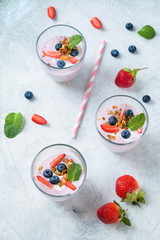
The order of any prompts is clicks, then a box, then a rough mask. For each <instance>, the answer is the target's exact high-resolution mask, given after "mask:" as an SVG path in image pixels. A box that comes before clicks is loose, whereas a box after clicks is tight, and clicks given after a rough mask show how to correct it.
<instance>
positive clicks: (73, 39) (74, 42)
mask: <svg viewBox="0 0 160 240" xmlns="http://www.w3.org/2000/svg"><path fill="white" fill-rule="evenodd" d="M82 39H83V38H82V37H81V35H73V36H72V37H71V38H70V39H69V45H68V48H69V49H70V50H72V48H74V46H76V45H77V44H79V43H80V42H81V41H82Z"/></svg>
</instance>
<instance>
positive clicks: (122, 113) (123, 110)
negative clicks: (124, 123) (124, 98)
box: [121, 105, 127, 117]
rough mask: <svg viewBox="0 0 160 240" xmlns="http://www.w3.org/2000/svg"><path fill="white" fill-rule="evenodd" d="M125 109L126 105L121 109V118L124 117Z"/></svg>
mask: <svg viewBox="0 0 160 240" xmlns="http://www.w3.org/2000/svg"><path fill="white" fill-rule="evenodd" d="M126 109H127V105H124V108H123V109H122V112H121V117H123V116H124V114H125V111H126Z"/></svg>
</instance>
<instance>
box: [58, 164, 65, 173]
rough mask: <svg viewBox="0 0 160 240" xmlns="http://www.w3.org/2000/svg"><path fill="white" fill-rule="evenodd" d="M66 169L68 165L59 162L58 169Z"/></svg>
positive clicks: (59, 170)
mask: <svg viewBox="0 0 160 240" xmlns="http://www.w3.org/2000/svg"><path fill="white" fill-rule="evenodd" d="M65 169H67V167H66V165H65V164H64V163H60V164H58V166H57V170H58V172H60V173H61V172H62V171H63V170H65Z"/></svg>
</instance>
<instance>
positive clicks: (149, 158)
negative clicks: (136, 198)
mask: <svg viewBox="0 0 160 240" xmlns="http://www.w3.org/2000/svg"><path fill="white" fill-rule="evenodd" d="M49 5H54V7H55V8H56V10H57V16H56V19H55V20H51V19H50V18H48V16H47V7H48V6H49ZM159 11H160V2H159V1H157V0H152V1H149V0H148V1H145V0H141V1H138V0H137V1H125V0H121V1H118V0H115V1H113V0H110V1H105V0H98V1H93V0H92V1H91V0H83V1H82V0H79V1H71V0H69V1H66V0H61V1H60V0H57V1H42V0H34V1H29V0H28V1H27V0H23V1H20V0H19V1H18V0H1V1H0V33H1V34H0V44H1V48H0V51H1V53H0V63H1V66H0V74H1V76H0V81H1V85H0V156H1V158H0V239H1V240H28V239H29V240H33V239H34V240H40V239H56V240H66V239H67V240H75V239H77V240H79V239H83V240H90V239H92V240H97V239H98V240H101V239H110V240H116V239H118V240H122V239H123V240H124V239H125V240H137V239H152V240H153V239H154V240H156V239H158V236H159V235H160V223H159V215H160V208H159V202H160V194H159V176H160V172H159V169H160V161H159V157H160V153H159V144H160V139H159V130H160V127H159V122H158V114H159V102H160V94H159V88H160V81H159V76H160V67H159V65H160V64H159V33H160V30H159V22H160V15H159ZM93 16H97V17H99V18H100V19H101V21H102V23H103V26H104V28H103V30H97V29H95V28H93V27H92V26H91V24H90V19H91V18H92V17H93ZM127 22H132V23H133V24H134V26H135V30H134V31H132V32H130V31H127V30H126V29H125V27H124V26H125V24H126V23H127ZM58 23H65V24H70V25H73V26H74V27H76V28H78V29H79V30H80V31H81V32H82V33H83V34H84V36H85V37H86V40H87V44H88V49H87V55H86V59H85V64H84V66H83V68H82V70H81V72H80V74H79V75H78V76H77V77H76V79H75V80H74V81H72V82H69V83H65V84H57V83H55V82H54V81H53V80H52V79H51V78H50V77H49V76H48V75H46V74H45V73H44V72H43V70H42V69H41V67H40V65H39V60H38V59H37V56H36V52H35V42H36V38H37V36H38V34H39V33H40V32H41V31H43V30H44V29H45V28H47V27H49V26H51V25H53V24H58ZM146 24H150V25H152V26H153V27H154V28H155V29H156V31H157V35H156V37H155V38H154V39H152V40H145V39H143V38H141V37H140V36H139V35H137V34H136V31H137V30H138V29H140V28H141V27H142V26H144V25H146ZM102 39H105V40H106V42H107V46H106V50H105V54H104V57H103V61H102V64H101V66H100V69H99V73H98V76H97V78H96V82H95V86H94V88H93V91H92V95H91V98H90V101H89V104H88V108H87V111H86V114H85V117H84V120H83V123H82V125H81V129H80V131H79V135H78V137H77V139H76V140H71V139H70V134H71V131H72V128H73V124H74V121H75V118H76V115H77V112H78V109H79V107H80V104H81V101H82V98H83V95H84V92H85V89H86V86H87V80H88V77H89V75H90V73H91V68H92V65H93V63H94V61H95V57H96V53H97V49H98V45H99V43H100V42H101V40H102ZM131 44H134V45H136V47H137V53H136V54H130V53H129V52H128V50H127V49H128V46H129V45H131ZM114 48H117V49H118V50H119V52H120V57H119V58H118V59H115V58H113V57H111V55H110V51H111V50H112V49H114ZM145 66H148V67H149V69H148V70H145V71H142V72H139V73H138V78H137V82H136V84H135V85H134V86H133V87H132V88H130V89H127V90H123V89H119V88H117V87H116V86H115V85H114V83H113V81H114V78H115V76H116V73H117V72H118V70H119V69H120V68H122V67H131V68H134V67H145ZM27 90H31V91H32V92H33V93H34V95H35V98H34V99H33V101H28V100H26V99H25V98H24V97H23V95H24V92H25V91H27ZM114 94H129V95H131V96H133V97H136V98H137V99H138V100H140V101H141V98H142V96H143V95H144V94H149V95H150V96H151V97H152V102H151V103H149V104H147V105H145V106H146V108H147V110H148V113H149V117H150V126H149V130H148V132H147V134H146V137H145V139H144V140H143V142H142V143H141V144H139V146H138V147H136V148H135V149H134V150H132V151H130V152H128V153H124V154H114V153H111V152H109V150H108V149H107V148H105V147H104V146H103V145H102V144H101V143H100V142H99V139H98V136H97V132H96V129H95V113H96V109H97V107H98V106H99V104H100V103H101V102H102V101H103V100H104V99H105V98H107V97H109V96H111V95H114ZM13 111H14V112H19V111H20V112H22V114H23V115H24V118H25V126H24V129H23V131H22V132H21V133H20V134H19V135H18V136H17V137H16V138H15V139H7V138H6V137H5V136H4V134H3V125H4V119H5V116H6V115H7V114H8V113H10V112H13ZM33 113H37V114H39V115H42V116H44V117H45V118H46V119H47V121H48V123H49V124H48V126H39V125H36V124H34V123H33V122H32V121H31V120H30V118H31V116H32V114H33ZM53 143H68V144H71V145H73V146H74V147H76V148H78V149H79V151H80V152H81V153H82V154H83V155H84V157H85V158H86V160H87V164H88V176H87V181H86V184H85V185H84V188H83V190H82V192H81V194H80V196H79V198H76V199H73V200H72V201H71V202H66V203H63V204H62V203H61V204H58V203H54V202H53V201H52V200H50V199H48V198H46V197H45V196H43V195H41V193H40V192H39V191H38V190H37V189H36V188H35V186H34V185H33V183H32V180H31V177H30V167H31V163H32V160H33V158H34V156H35V155H36V154H37V152H38V151H39V150H40V149H41V148H43V147H45V146H47V145H49V144H53ZM126 173H128V174H131V175H133V176H135V177H136V179H137V180H138V181H139V183H140V186H141V187H143V189H144V190H145V191H146V193H147V194H146V197H145V198H146V202H147V203H146V205H143V206H142V207H141V208H140V209H139V208H138V207H135V206H127V204H122V206H123V207H124V208H126V207H128V208H129V211H128V214H127V215H128V217H129V218H130V220H131V222H132V227H131V228H129V227H126V226H123V224H122V223H119V224H116V225H104V224H103V223H101V222H100V221H99V220H98V219H97V217H96V210H97V208H98V207H100V206H101V205H102V204H105V203H107V202H109V201H112V200H113V199H115V200H117V201H119V200H120V199H119V198H118V197H117V196H116V194H115V191H114V186H115V181H116V179H117V177H119V176H120V175H122V174H126Z"/></svg>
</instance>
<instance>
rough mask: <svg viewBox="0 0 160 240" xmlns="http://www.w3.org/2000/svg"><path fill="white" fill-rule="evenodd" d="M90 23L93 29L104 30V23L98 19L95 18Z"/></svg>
mask: <svg viewBox="0 0 160 240" xmlns="http://www.w3.org/2000/svg"><path fill="white" fill-rule="evenodd" d="M90 22H91V24H92V25H93V27H95V28H98V29H100V28H102V23H101V21H100V20H99V19H98V18H97V17H93V18H92V19H91V20H90Z"/></svg>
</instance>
